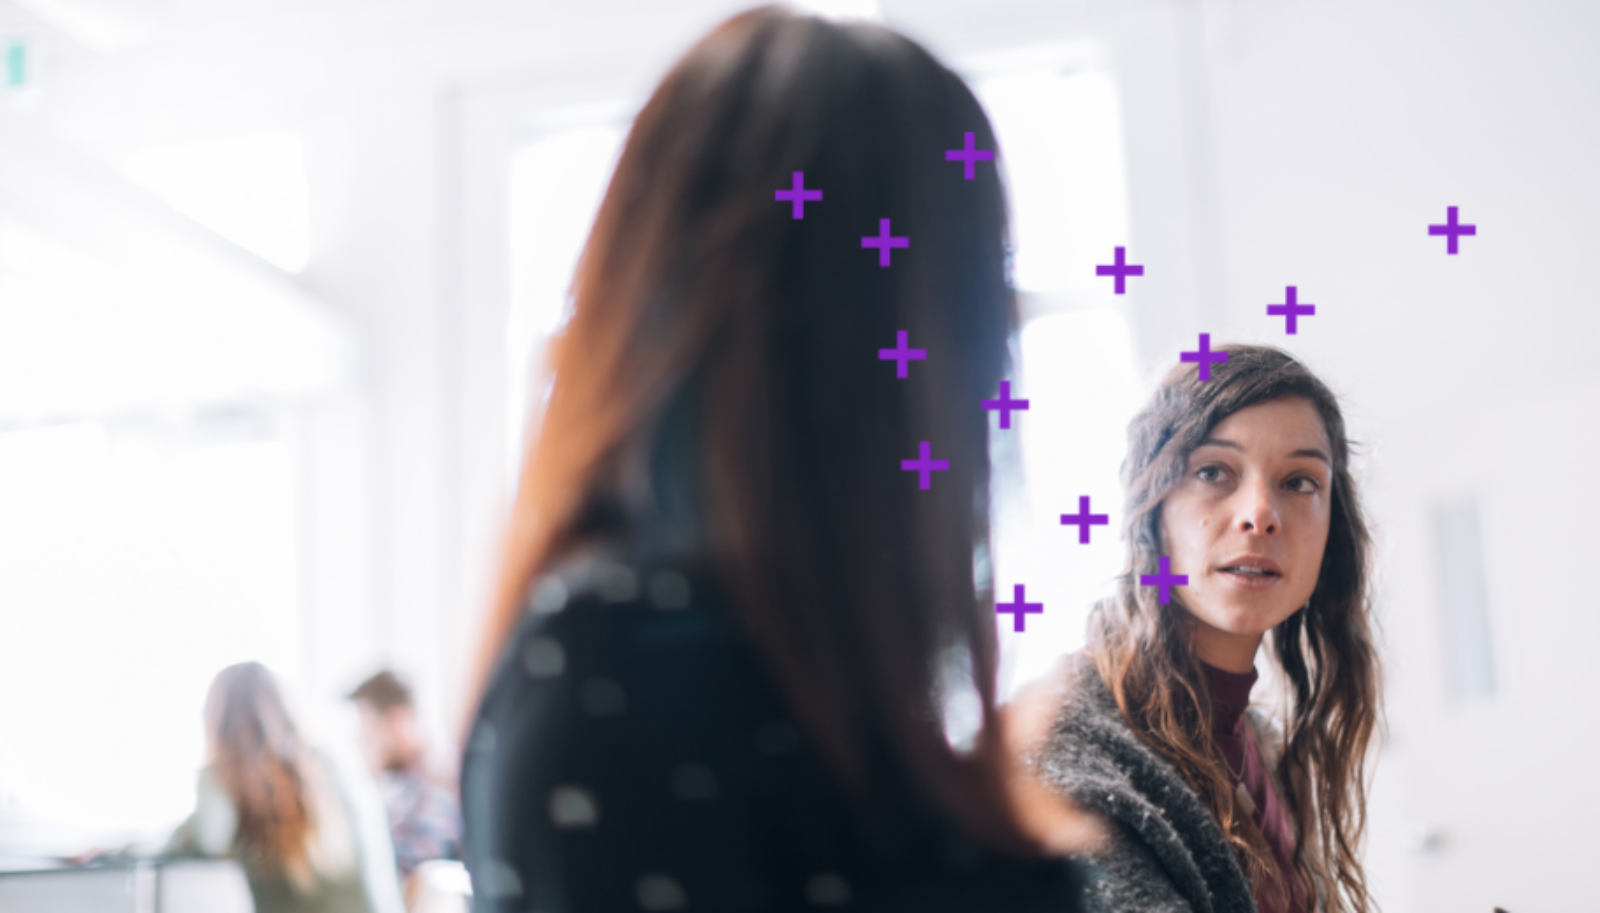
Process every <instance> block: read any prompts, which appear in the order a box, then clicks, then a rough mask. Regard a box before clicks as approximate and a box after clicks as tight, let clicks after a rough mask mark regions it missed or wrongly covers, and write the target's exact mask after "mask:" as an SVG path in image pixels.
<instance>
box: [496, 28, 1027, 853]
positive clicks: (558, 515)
mask: <svg viewBox="0 0 1600 913" xmlns="http://www.w3.org/2000/svg"><path fill="white" fill-rule="evenodd" d="M963 133H966V134H972V135H975V138H976V140H977V143H978V145H979V146H980V147H982V148H986V149H993V148H995V140H994V135H993V132H992V130H991V129H990V125H989V122H988V119H987V118H986V117H985V116H984V113H983V111H982V109H981V108H980V106H979V104H978V102H977V100H976V98H975V97H974V96H973V94H972V93H971V91H970V90H969V89H968V88H967V86H966V85H965V84H964V83H963V82H962V81H961V79H960V78H959V77H957V76H956V75H955V74H954V73H952V72H951V71H950V70H948V69H946V68H945V67H944V66H942V65H941V64H940V63H938V61H936V60H935V59H934V58H933V57H932V56H931V55H930V54H929V53H928V52H927V51H925V50H924V49H923V48H922V47H920V46H919V45H917V44H916V43H914V42H912V41H910V40H908V39H906V38H904V37H903V36H901V35H898V34H896V33H895V32H893V31H890V30H888V29H886V28H883V27H880V26H876V25H870V24H865V23H860V24H839V23H834V22H829V21H825V20H822V19H819V18H816V17H812V16H805V15H799V14H795V13H792V12H789V11H786V10H784V9H781V8H777V7H764V8H760V9H756V10H753V11H750V12H747V13H743V14H741V15H738V16H736V17H734V18H733V19H731V20H729V21H727V22H726V23H724V24H723V25H721V26H719V27H718V28H717V29H715V30H714V31H713V32H712V33H711V34H710V35H709V36H707V37H706V38H705V39H703V40H702V41H701V42H700V43H699V44H697V45H696V46H695V47H694V48H693V49H691V50H690V51H689V52H688V53H687V54H686V55H685V56H684V58H683V59H682V60H681V61H679V62H678V63H677V64H676V65H675V66H674V67H673V69H672V70H671V71H670V72H669V73H668V74H667V76H666V77H665V79H664V80H663V81H662V82H661V84H660V85H659V86H658V87H657V89H656V90H655V92H654V93H653V94H652V95H651V97H650V99H649V101H648V102H647V103H646V104H645V106H644V108H643V110H641V111H640V113H639V115H638V117H637V119H636V120H635V122H634V125H633V129H632V131H631V133H630V134H629V137H628V140H627V142H626V144H625V146H624V148H623V151H622V155H621V158H620V159H619V161H618V164H617V168H616V173H615V175H614V176H613V177H612V180H611V183H610V186H609V188H608V189H607V191H606V194H605V196H604V199H603V201H602V203H601V206H600V210H599V213H598V215H597V217H596V220H595V224H594V227H593V229H592V231H591V233H590V236H589V239H588V243H587V245H586V247H585V249H584V252H583V255H582V260H581V263H580V266H579V269H578V272H577V276H576V278H575V280H574V285H573V306H572V311H571V316H570V318H569V320H568V322H567V324H566V325H565V327H564V329H563V330H562V332H561V334H560V336H559V337H558V338H556V339H555V340H554V341H553V342H552V344H551V349H550V354H549V358H548V367H549V369H550V371H551V376H552V386H551V388H550V394H549V402H548V406H547V407H546V410H545V413H544V416H543V419H542V423H541V425H540V427H539V431H538V434H537V438H536V440H535V441H534V443H533V445H532V446H531V447H530V449H529V451H528V454H527V458H526V463H525V465H524V468H523V473H522V481H521V485H520V488H519V491H518V494H517V498H516V502H515V505H514V507H513V511H512V517H511V522H510V529H509V535H508V540H507V552H506V555H505V559H504V565H503V570H502V574H501V578H500V584H499V589H498V593H497V598H496V603H495V605H494V607H493V610H492V612H491V615H490V618H489V620H488V624H487V631H486V636H485V638H484V641H483V645H484V650H483V653H482V655H481V656H480V658H479V665H478V676H479V683H480V684H481V682H482V680H483V679H484V678H485V677H486V676H487V670H488V669H489V668H491V667H492V663H493V660H494V658H495V657H496V656H497V655H498V653H499V652H500V651H501V650H502V649H503V646H504V643H505V640H506V638H507V636H508V634H509V632H510V631H511V630H512V627H513V625H514V623H515V621H516V619H517V617H518V616H519V614H520V612H521V610H522V607H523V605H524V600H525V599H526V597H527V592H528V587H529V584H530V582H531V581H532V580H533V579H534V578H535V577H536V576H537V575H538V574H539V573H541V572H542V571H543V570H545V569H548V568H550V567H551V566H552V565H553V564H555V563H557V562H559V561H561V560H563V559H564V558H566V557H567V556H568V555H569V554H570V553H571V552H572V551H573V550H574V549H576V548H579V547H581V546H583V545H587V544H591V542H592V541H594V540H597V539H599V540H604V539H626V540H629V541H634V542H637V541H640V540H648V541H650V542H651V543H652V546H651V547H658V546H661V545H662V544H663V543H666V542H668V541H669V540H670V541H671V542H673V543H675V545H674V548H681V549H682V550H683V551H685V552H687V553H689V554H690V555H691V556H692V557H693V558H694V559H695V560H697V561H703V562H704V563H705V564H706V565H707V566H709V568H710V569H711V571H712V573H713V574H714V576H715V578H716V580H717V581H718V583H719V584H720V585H721V586H722V587H723V588H724V589H725V590H726V591H727V592H728V593H729V594H730V595H731V597H732V599H731V601H732V603H733V611H734V612H735V615H736V617H737V619H738V621H739V622H740V624H741V626H742V627H743V628H744V629H745V630H746V631H747V632H748V633H749V635H750V636H751V638H752V640H753V641H754V643H755V644H756V645H757V647H758V649H759V650H760V652H761V654H762V655H763V658H764V659H765V660H766V664H767V666H768V667H769V668H770V669H771V670H772V673H773V675H774V678H775V680H776V681H777V683H778V685H779V687H780V689H781V691H782V693H783V694H784V696H785V697H786V698H787V701H788V703H789V705H790V707H791V708H792V709H793V711H794V712H795V714H796V718H797V720H798V721H799V723H800V725H801V728H802V729H803V731H804V732H805V733H806V734H807V736H808V737H809V738H810V740H811V741H812V742H813V743H814V744H815V745H816V746H817V747H818V749H819V753H820V755H821V756H822V758H823V759H824V761H825V762H826V763H827V764H828V766H829V767H830V768H831V769H832V771H833V772H834V773H835V774H836V775H837V777H838V779H839V780H840V781H841V783H842V785H843V786H844V787H846V789H847V791H848V792H849V793H850V794H851V795H853V796H854V797H855V798H856V799H857V800H858V801H859V802H860V803H861V804H862V805H864V806H871V807H873V808H874V810H886V811H889V814H890V815H891V816H893V815H894V814H895V811H894V810H892V809H888V808H886V806H888V805H890V804H894V805H896V806H898V804H899V802H900V801H901V798H900V797H903V796H904V795H905V794H906V792H907V788H908V785H909V787H910V788H911V789H912V790H913V791H914V792H915V793H916V794H918V795H923V796H931V797H932V799H933V801H934V802H935V803H936V804H937V805H938V806H941V807H942V808H943V809H944V810H945V811H947V812H948V813H950V814H951V815H952V817H953V818H954V819H955V820H957V821H959V822H961V823H963V824H965V825H966V826H967V828H968V829H969V832H970V833H973V834H974V836H975V837H977V838H978V839H979V840H980V841H981V842H984V843H987V844H988V845H991V846H994V847H1000V848H1005V849H1012V850H1016V851H1018V852H1020V853H1024V854H1029V853H1032V852H1034V851H1037V850H1038V849H1039V847H1040V844H1039V843H1038V841H1037V840H1036V838H1035V836H1033V834H1032V833H1030V832H1027V831H1026V830H1025V828H1024V825H1023V824H1022V823H1021V822H1023V821H1024V820H1025V819H1026V818H1027V817H1028V816H1030V815H1034V814H1039V813H1040V809H1042V808H1044V807H1046V806H1048V805H1049V803H1050V802H1051V800H1052V799H1053V798H1054V797H1052V796H1050V795H1049V794H1048V792H1047V791H1042V790H1041V791H1039V792H1038V793H1037V794H1036V795H1035V796H1034V801H1030V802H1026V803H1024V802H1019V801H1016V798H1015V794H1012V793H1008V792H1006V790H1005V788H1004V786H1003V784H1004V782H1013V783H1015V782H1017V781H1019V780H1021V778H1012V777H1010V776H1009V772H1010V771H1011V770H1012V768H1011V767H1010V765H1011V764H1012V763H1013V762H1012V760H1011V758H1010V756H1009V754H1008V753H1007V752H1006V751H1005V750H1004V749H1003V747H1002V743H1001V740H1000V737H999V732H998V715H997V713H996V709H995V705H994V688H995V685H994V673H995V665H996V634H995V623H994V609H993V596H992V593H990V592H989V591H988V589H987V583H986V582H984V583H981V584H980V583H977V582H975V580H974V577H975V574H974V553H975V551H976V550H978V549H982V548H986V546H987V543H988V539H989V527H988V502H987V498H988V480H989V458H988V440H989V437H988V434H989V432H988V428H989V420H988V414H987V413H986V412H985V411H984V410H983V409H982V408H981V400H982V399H983V398H984V397H986V396H993V395H994V394H995V391H996V390H997V389H998V384H999V382H1000V380H1001V378H1002V377H1004V376H1005V372H1006V369H1007V361H1008V351H1007V342H1008V339H1009V338H1010V337H1011V336H1012V334H1014V333H1015V331H1016V326H1017V314H1016V304H1015V299H1014V295H1013V293H1012V290H1011V288H1010V287H1009V285H1008V283H1007V279H1006V207H1005V200H1004V196H1003V193H1002V190H1001V185H1000V183H999V178H998V175H997V174H996V172H995V170H994V169H993V168H992V167H989V168H982V169H979V172H978V174H977V175H976V176H975V179H974V180H964V179H963V174H962V169H961V167H960V166H959V165H954V164H951V163H949V162H947V161H946V160H945V158H944V150H945V149H949V148H953V147H959V146H960V145H961V143H962V135H963ZM794 172H803V173H804V175H805V183H806V185H807V186H809V187H814V188H821V189H822V191H823V193H824V195H825V196H824V199H823V200H821V201H819V202H813V203H808V204H807V205H806V207H805V213H804V218H803V219H795V218H793V217H792V216H791V212H790V206H789V204H788V203H779V202H776V201H775V200H774V196H773V193H774V190H775V189H779V188H788V187H789V185H790V181H791V176H792V175H793V173H794ZM883 218H889V219H892V220H893V221H892V226H893V230H894V232H895V233H896V234H899V235H908V236H909V237H910V239H911V241H910V244H911V246H910V247H909V248H906V249H902V250H897V251H895V252H894V254H893V261H892V264H891V266H890V268H883V267H880V266H879V264H878V257H877V254H876V252H875V251H870V250H863V249H862V246H861V243H860V239H861V238H862V237H863V236H866V235H872V234H875V233H876V232H877V230H878V226H879V220H880V219H883ZM898 331H908V332H909V334H910V345H912V346H915V347H917V348H923V349H925V350H926V351H927V360H926V361H919V362H916V363H914V364H913V365H912V372H911V374H910V376H909V377H907V378H905V379H899V378H897V377H896V371H895V369H894V365H892V364H889V363H886V362H884V361H880V360H879V359H878V350H879V349H880V348H887V347H891V346H893V345H894V344H895V340H896V338H897V337H896V334H897V332H898ZM924 441H926V442H931V445H932V449H933V453H934V455H935V456H936V457H937V458H941V459H947V460H948V461H949V470H948V471H947V472H940V473H938V474H937V476H936V477H935V480H934V482H933V484H932V487H931V488H930V489H928V490H921V489H919V487H918V479H917V477H916V475H915V474H914V473H907V472H903V471H901V469H900V461H901V460H903V459H909V458H912V457H914V456H916V455H917V453H918V447H919V442H924ZM664 454H665V456H663V455H664ZM675 512H676V514H677V516H678V519H679V522H677V523H675V524H674V523H664V522H663V521H662V519H661V518H662V517H663V516H671V515H674V514H675ZM952 655H959V656H961V657H963V659H964V661H965V663H966V669H967V671H966V672H965V673H964V677H965V678H967V679H968V680H969V681H970V683H971V685H972V689H973V691H975V693H976V695H977V696H978V699H979V704H980V706H981V708H982V712H981V724H980V726H979V729H978V733H977V735H976V736H975V739H974V747H973V748H972V749H971V750H970V751H958V750H956V749H955V748H954V747H953V746H952V744H951V742H950V741H949V740H947V737H946V733H945V731H944V730H943V728H942V727H941V712H940V706H939V701H938V699H937V692H939V690H940V683H941V681H943V675H944V674H945V672H946V671H947V669H948V668H949V667H948V666H946V665H945V662H946V659H947V657H950V656H952ZM1019 788H1024V787H1019ZM891 797H895V798H893V800H892V803H891ZM880 806H885V808H879V807H880Z"/></svg>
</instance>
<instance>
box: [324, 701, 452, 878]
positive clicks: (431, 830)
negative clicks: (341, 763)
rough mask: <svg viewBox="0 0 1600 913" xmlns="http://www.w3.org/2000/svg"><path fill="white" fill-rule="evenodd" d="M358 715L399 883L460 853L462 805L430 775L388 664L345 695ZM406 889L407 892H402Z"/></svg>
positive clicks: (409, 707) (411, 712)
mask: <svg viewBox="0 0 1600 913" xmlns="http://www.w3.org/2000/svg"><path fill="white" fill-rule="evenodd" d="M349 697H350V700H352V701H354V702H355V705H356V709H357V711H359V712H360V714H361V731H362V740H363V742H364V747H365V750H366V755H367V763H368V764H370V765H371V767H372V771H373V775H374V776H375V777H377V779H378V783H379V786H380V788H381V789H382V792H383V797H384V804H385V806H386V808H387V810H388V813H389V834H390V837H391V838H392V839H393V841H394V856H395V868H396V869H397V870H398V872H399V875H400V881H401V883H402V884H403V885H406V886H407V887H408V888H409V887H410V885H409V881H410V879H411V874H412V872H414V871H415V870H416V868H417V866H418V865H420V864H421V863H423V862H425V861H427V860H429V859H459V858H461V806H460V803H459V802H458V801H457V800H456V796H455V793H454V792H453V791H451V790H449V789H446V788H445V787H444V786H442V785H440V784H439V783H438V782H437V781H436V780H435V779H434V778H432V777H431V776H430V775H429V772H428V770H427V766H426V763H425V756H426V754H427V750H426V749H427V746H426V743H425V741H424V739H423V738H422V731H421V727H420V726H419V725H418V723H417V713H416V706H415V703H414V701H413V698H412V695H411V689H410V688H409V687H407V685H406V684H405V682H403V681H401V680H400V678H399V677H398V676H396V675H395V674H394V673H393V672H390V671H388V670H387V669H386V670H384V671H382V672H379V673H377V674H376V675H374V676H372V677H371V678H369V679H367V680H366V681H364V682H362V683H361V685H360V686H359V687H357V688H356V690H354V691H352V692H351V693H350V695H349ZM407 894H408V895H409V894H410V891H409V890H408V891H407Z"/></svg>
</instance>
